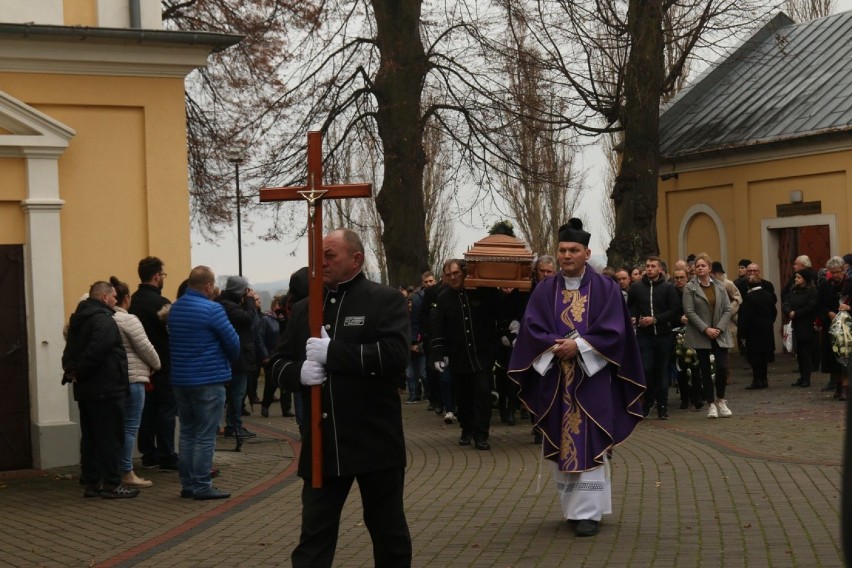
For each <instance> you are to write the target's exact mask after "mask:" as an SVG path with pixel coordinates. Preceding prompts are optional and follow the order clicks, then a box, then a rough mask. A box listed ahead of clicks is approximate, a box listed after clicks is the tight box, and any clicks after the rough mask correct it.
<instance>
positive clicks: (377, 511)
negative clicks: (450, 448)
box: [271, 229, 411, 568]
mask: <svg viewBox="0 0 852 568" xmlns="http://www.w3.org/2000/svg"><path fill="white" fill-rule="evenodd" d="M363 264H364V246H363V244H362V242H361V238H360V237H359V236H358V234H357V233H355V232H354V231H351V230H349V229H337V230H335V231H332V232H331V233H329V234H328V235H326V236H325V237H324V238H323V240H322V278H323V284H324V286H325V290H324V293H323V296H322V297H321V298H319V301H321V302H322V329H323V333H322V336H321V337H311V333H310V330H309V325H308V302H309V301H315V300H314V299H311V298H308V299H305V300H302V301H300V302H298V303H296V304H295V306H294V307H293V313H292V316H291V318H290V320H289V322H288V323H287V327H286V329H285V331H284V334H283V335H282V337H281V341H280V342H279V344H278V346H277V347H276V350H275V353H274V354H273V356H272V361H273V367H272V369H273V371H272V377H271V379H272V380H276V381H278V384H280V385H281V386H282V387H283V388H284V390H290V391H293V392H296V390H297V389H301V392H302V393H303V396H304V397H305V398H307V396H308V389H309V388H310V387H314V386H316V385H321V391H322V414H321V420H320V421H319V422H320V429H321V433H322V483H321V487H319V488H318V487H317V486H316V485H315V484H313V483H312V479H311V478H312V475H313V473H312V462H313V457H312V453H311V446H312V437H313V432H312V430H310V429H308V430H306V431H305V438H304V440H303V443H302V451H301V454H300V456H299V476H300V477H302V478H303V479H304V480H305V483H304V486H303V488H302V532H301V537H300V539H299V544H298V546H297V547H296V549H295V550H294V551H293V553H292V561H293V566H294V567H295V568H301V567H310V568H316V567H322V566H331V565H332V561H333V560H334V552H335V548H336V545H337V534H338V530H339V525H340V514H341V510H342V509H343V504H344V502H345V501H346V497H347V496H348V494H349V490H350V488H351V487H352V482H353V481H355V480H356V479H357V480H358V487H359V489H360V491H361V502H362V504H363V507H364V524H365V525H366V526H367V529H368V530H369V531H370V536H371V538H372V540H373V555H374V559H375V565H376V566H377V567H382V566H385V567H405V566H410V565H411V536H410V535H409V532H408V524H407V522H406V520H405V513H404V511H403V502H402V496H403V486H404V475H405V462H406V458H405V440H404V438H403V433H402V405H401V403H400V398H399V394H398V392H397V387H396V385H397V380H398V377H400V376H402V375H403V373H405V367H406V364H407V361H408V349H409V337H408V334H409V325H408V312H407V309H406V305H405V301H404V299H403V297H402V295H401V294H400V293H399V292H398V291H396V290H395V289H393V288H390V287H388V286H384V285H381V284H378V283H375V282H371V281H369V280H367V278H366V277H365V276H364V273H363V272H362V267H363ZM306 411H307V417H306V418H307V419H308V422H309V423H312V421H311V413H312V412H313V410H312V409H310V408H306Z"/></svg>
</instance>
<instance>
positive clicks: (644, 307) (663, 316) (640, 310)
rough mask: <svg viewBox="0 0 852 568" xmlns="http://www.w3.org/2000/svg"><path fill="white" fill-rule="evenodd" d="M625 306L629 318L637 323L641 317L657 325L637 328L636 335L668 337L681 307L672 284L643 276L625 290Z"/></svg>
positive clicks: (681, 310) (679, 314)
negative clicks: (649, 317)
mask: <svg viewBox="0 0 852 568" xmlns="http://www.w3.org/2000/svg"><path fill="white" fill-rule="evenodd" d="M627 306H628V308H629V310H630V317H632V318H634V319H635V320H636V321H637V322H638V321H639V318H641V317H648V316H652V317H654V318H656V320H657V323H655V324H653V325H647V326H644V327H637V328H636V334H637V335H658V336H659V335H670V334H671V332H672V326H673V325H676V324H677V323H678V320H680V316H681V314H682V313H683V306H682V305H681V302H680V299H679V298H678V295H677V291H676V290H675V287H674V284H672V283H671V282H666V281H665V280H664V279H663V278H662V277H660V278H657V279H656V280H653V281H652V280H651V279H650V278H648V277H647V276H643V277H642V280H639V281H637V282H634V283H633V284H631V285H630V288H628V289H627Z"/></svg>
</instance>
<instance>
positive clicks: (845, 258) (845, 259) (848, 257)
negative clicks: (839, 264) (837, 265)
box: [843, 254, 852, 264]
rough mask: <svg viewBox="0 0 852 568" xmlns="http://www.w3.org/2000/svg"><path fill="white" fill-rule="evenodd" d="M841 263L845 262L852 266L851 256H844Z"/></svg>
mask: <svg viewBox="0 0 852 568" xmlns="http://www.w3.org/2000/svg"><path fill="white" fill-rule="evenodd" d="M843 262H845V263H846V264H852V254H844V255H843Z"/></svg>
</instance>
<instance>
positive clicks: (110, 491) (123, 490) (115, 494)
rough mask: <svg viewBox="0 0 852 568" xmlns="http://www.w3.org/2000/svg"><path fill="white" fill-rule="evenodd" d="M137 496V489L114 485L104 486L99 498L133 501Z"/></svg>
mask: <svg viewBox="0 0 852 568" xmlns="http://www.w3.org/2000/svg"><path fill="white" fill-rule="evenodd" d="M137 495H139V490H138V489H131V488H129V487H125V486H124V485H116V486H115V487H110V486H108V485H104V488H103V489H101V497H103V498H104V499H133V498H134V497H136V496H137Z"/></svg>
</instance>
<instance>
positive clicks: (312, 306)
mask: <svg viewBox="0 0 852 568" xmlns="http://www.w3.org/2000/svg"><path fill="white" fill-rule="evenodd" d="M372 193H373V185H372V184H369V183H353V184H345V185H323V183H322V133H321V132H308V178H307V184H306V185H302V186H294V187H267V188H263V189H261V190H260V201H261V202H265V201H294V200H299V199H304V200H306V201H307V203H308V227H307V233H308V279H309V283H308V325H309V327H310V331H311V336H312V337H319V336H320V328H321V327H322V320H323V318H322V305H323V278H322V258H323V250H322V237H323V235H322V202H323V201H324V200H326V199H346V198H350V197H370V196H371V195H372ZM321 396H322V387H321V386H319V385H317V386H313V387H311V423H310V429H311V460H312V461H311V485H312V487H314V488H320V487H322V426H321V412H322V404H321Z"/></svg>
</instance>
